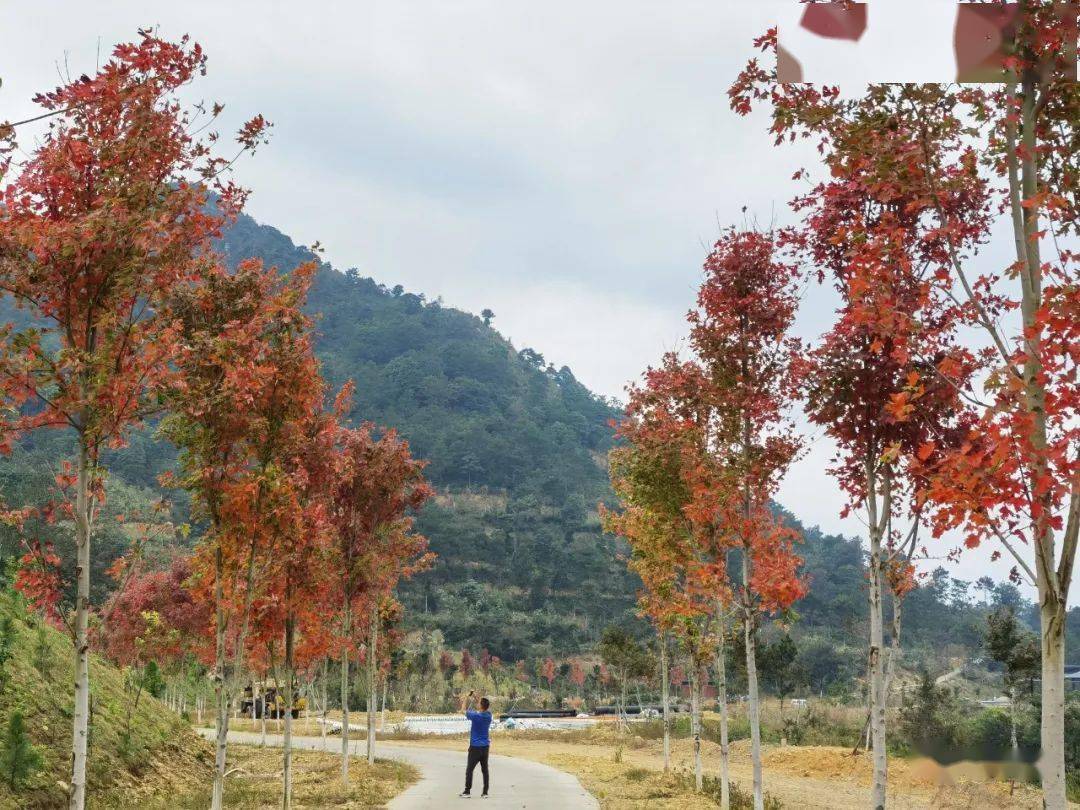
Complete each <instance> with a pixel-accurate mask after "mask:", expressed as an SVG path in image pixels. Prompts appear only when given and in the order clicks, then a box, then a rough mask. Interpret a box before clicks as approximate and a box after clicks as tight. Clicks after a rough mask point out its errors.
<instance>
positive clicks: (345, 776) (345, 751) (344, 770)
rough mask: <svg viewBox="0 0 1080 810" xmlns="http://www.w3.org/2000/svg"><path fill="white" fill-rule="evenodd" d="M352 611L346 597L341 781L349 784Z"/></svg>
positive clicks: (342, 655) (342, 658)
mask: <svg viewBox="0 0 1080 810" xmlns="http://www.w3.org/2000/svg"><path fill="white" fill-rule="evenodd" d="M351 614H352V611H351V610H350V606H349V600H348V597H346V599H345V606H344V609H343V613H342V626H343V634H344V636H345V644H343V645H342V647H341V782H342V784H344V785H345V787H346V788H347V787H348V786H349V647H348V642H349V639H350V635H351V633H352V615H351Z"/></svg>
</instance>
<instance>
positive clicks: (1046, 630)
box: [1039, 601, 1068, 810]
mask: <svg viewBox="0 0 1080 810" xmlns="http://www.w3.org/2000/svg"><path fill="white" fill-rule="evenodd" d="M1039 618H1040V625H1041V630H1042V729H1041V740H1042V755H1041V756H1040V758H1039V775H1040V776H1041V777H1042V783H1043V802H1044V804H1045V807H1046V808H1047V810H1065V809H1066V807H1067V806H1068V803H1067V801H1066V790H1065V635H1064V628H1065V611H1064V609H1063V608H1059V607H1058V606H1057V605H1049V606H1048V605H1047V604H1046V602H1045V601H1044V602H1043V604H1042V607H1041V609H1040V611H1039Z"/></svg>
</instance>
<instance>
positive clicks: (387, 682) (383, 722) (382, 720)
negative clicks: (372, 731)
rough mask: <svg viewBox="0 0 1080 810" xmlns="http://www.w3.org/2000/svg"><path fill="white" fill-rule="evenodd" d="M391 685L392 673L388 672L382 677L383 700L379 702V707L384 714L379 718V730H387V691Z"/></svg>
mask: <svg viewBox="0 0 1080 810" xmlns="http://www.w3.org/2000/svg"><path fill="white" fill-rule="evenodd" d="M389 686H390V675H389V674H387V675H386V676H385V677H384V678H383V679H382V700H381V701H380V703H379V707H380V709H381V710H382V716H381V717H380V718H379V731H386V692H387V689H389Z"/></svg>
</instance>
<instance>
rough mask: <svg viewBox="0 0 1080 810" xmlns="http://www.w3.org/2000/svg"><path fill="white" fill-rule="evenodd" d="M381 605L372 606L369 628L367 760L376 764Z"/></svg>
mask: <svg viewBox="0 0 1080 810" xmlns="http://www.w3.org/2000/svg"><path fill="white" fill-rule="evenodd" d="M378 642H379V606H378V604H376V605H374V606H372V608H371V618H370V627H369V628H368V660H367V681H368V699H367V761H368V764H369V765H374V764H375V722H376V714H375V708H376V703H377V700H378V695H379V684H378V681H377V678H376V673H377V672H378V671H379V656H378V649H379V648H378Z"/></svg>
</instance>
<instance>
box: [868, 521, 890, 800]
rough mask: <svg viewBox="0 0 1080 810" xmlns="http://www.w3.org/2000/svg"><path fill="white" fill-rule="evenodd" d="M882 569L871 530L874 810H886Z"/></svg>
mask: <svg viewBox="0 0 1080 810" xmlns="http://www.w3.org/2000/svg"><path fill="white" fill-rule="evenodd" d="M881 591H882V565H881V535H880V533H879V532H878V531H877V529H876V528H874V527H871V530H870V657H869V667H870V673H869V674H870V740H871V745H872V748H873V759H874V775H873V785H872V787H871V793H870V806H871V807H872V808H873V810H885V790H886V784H887V779H888V757H887V755H886V751H885V671H884V667H883V666H882V665H883V663H884V661H883V652H884V648H885V637H884V629H883V626H884V624H883V623H884V620H883V616H882V604H881Z"/></svg>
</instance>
